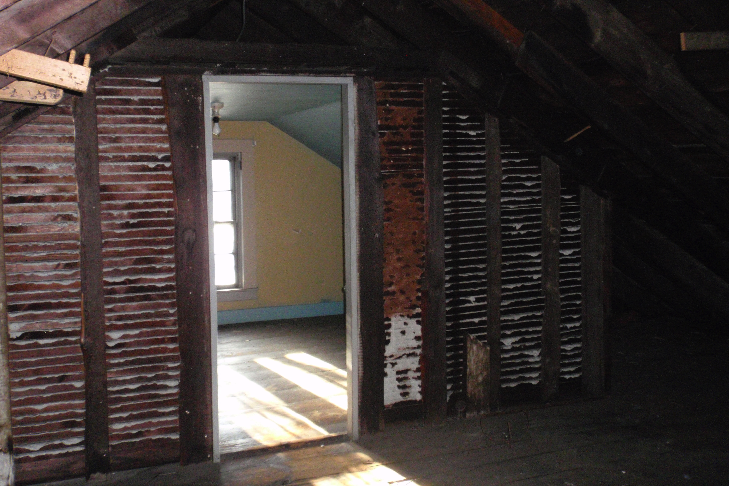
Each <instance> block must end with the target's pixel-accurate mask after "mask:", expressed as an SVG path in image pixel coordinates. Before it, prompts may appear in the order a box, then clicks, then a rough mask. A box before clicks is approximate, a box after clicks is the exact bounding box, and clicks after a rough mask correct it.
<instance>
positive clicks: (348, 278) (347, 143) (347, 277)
mask: <svg viewBox="0 0 729 486" xmlns="http://www.w3.org/2000/svg"><path fill="white" fill-rule="evenodd" d="M211 82H226V83H279V84H281V83H283V84H331V85H339V86H341V87H342V131H343V133H342V143H343V146H342V198H343V216H344V218H343V219H344V282H345V286H344V294H345V295H344V302H345V305H344V308H345V319H346V334H347V338H346V340H347V345H346V346H347V349H346V366H347V402H348V406H347V435H348V436H349V438H350V439H351V440H357V439H359V436H360V418H359V397H360V395H361V393H360V376H361V371H362V370H361V369H360V363H361V362H362V361H361V356H360V350H361V343H360V282H359V268H360V267H359V263H360V262H359V244H360V241H359V218H358V212H359V211H358V208H359V205H358V202H359V201H358V195H357V170H356V163H355V162H356V161H355V152H356V139H355V124H356V118H355V115H356V103H355V99H356V96H355V85H354V79H353V78H352V77H333V76H321V77H319V76H283V75H203V106H202V108H203V112H204V113H205V112H206V110H208V109H209V108H208V107H209V106H210V102H211V100H210V83H211ZM204 120H205V158H206V179H207V211H208V241H210V242H211V244H210V245H209V266H210V314H211V316H210V333H211V335H210V339H211V357H210V359H211V360H212V394H213V396H212V415H213V417H212V418H213V424H212V429H213V430H212V431H213V461H214V462H219V461H220V429H219V422H218V375H217V342H218V316H217V308H218V299H217V293H216V289H215V267H214V261H213V259H214V256H213V245H212V241H213V223H212V221H213V217H212V207H213V205H212V197H213V196H212V177H211V175H212V156H213V137H212V120H211V116H204Z"/></svg>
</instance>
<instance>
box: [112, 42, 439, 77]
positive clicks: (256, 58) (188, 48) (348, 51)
mask: <svg viewBox="0 0 729 486" xmlns="http://www.w3.org/2000/svg"><path fill="white" fill-rule="evenodd" d="M109 62H111V63H112V64H129V63H149V64H151V65H159V66H164V65H193V66H194V67H196V68H197V69H198V70H204V69H208V68H209V67H211V66H216V65H219V64H221V63H225V64H226V65H227V67H228V68H230V67H233V66H238V67H240V68H244V69H249V70H251V69H253V70H258V71H260V70H261V69H265V70H280V69H296V70H306V69H309V70H317V71H319V70H322V69H323V68H329V69H339V70H350V69H356V70H359V71H361V70H369V71H372V70H375V69H384V70H397V71H400V72H421V73H423V72H427V71H429V70H430V67H429V61H428V59H427V58H426V56H424V55H422V54H418V53H414V52H406V51H401V50H400V51H399V50H395V49H375V48H364V47H356V46H316V47H315V48H312V47H311V46H309V45H290V44H289V45H277V44H241V43H237V42H213V41H198V40H194V39H157V38H145V39H142V40H139V41H137V42H136V43H134V44H132V45H131V46H129V47H127V48H125V49H123V50H121V51H120V52H118V53H116V54H114V55H113V56H111V58H110V59H109Z"/></svg>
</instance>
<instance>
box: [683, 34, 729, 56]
mask: <svg viewBox="0 0 729 486" xmlns="http://www.w3.org/2000/svg"><path fill="white" fill-rule="evenodd" d="M680 38H681V50H682V51H719V50H721V51H724V50H727V49H729V32H727V31H722V32H681V35H680Z"/></svg>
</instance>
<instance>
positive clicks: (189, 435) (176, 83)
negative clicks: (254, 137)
mask: <svg viewBox="0 0 729 486" xmlns="http://www.w3.org/2000/svg"><path fill="white" fill-rule="evenodd" d="M164 91H165V96H166V106H167V120H168V123H169V134H170V148H171V151H172V171H173V179H174V182H175V202H176V205H175V209H176V224H175V265H176V282H177V321H178V327H179V346H180V359H181V362H182V366H181V370H180V449H181V450H180V460H181V461H182V463H183V464H188V463H193V462H201V461H209V460H211V459H212V455H213V415H212V398H213V396H212V393H213V392H212V390H213V388H212V378H213V377H212V357H211V352H212V351H211V350H212V344H211V341H210V265H209V242H208V211H207V181H206V159H205V148H204V147H205V136H204V133H203V127H204V126H205V123H204V121H205V116H206V114H207V110H205V109H204V108H203V106H202V96H203V86H202V79H201V78H200V77H199V76H184V75H182V76H166V77H165V78H164Z"/></svg>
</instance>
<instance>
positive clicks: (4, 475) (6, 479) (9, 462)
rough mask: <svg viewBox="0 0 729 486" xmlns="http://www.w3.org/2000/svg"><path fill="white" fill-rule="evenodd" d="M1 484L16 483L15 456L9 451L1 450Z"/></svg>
mask: <svg viewBox="0 0 729 486" xmlns="http://www.w3.org/2000/svg"><path fill="white" fill-rule="evenodd" d="M0 484H7V485H10V486H12V485H13V484H15V474H14V471H13V456H12V455H11V454H9V453H7V452H0Z"/></svg>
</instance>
